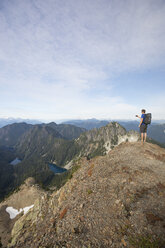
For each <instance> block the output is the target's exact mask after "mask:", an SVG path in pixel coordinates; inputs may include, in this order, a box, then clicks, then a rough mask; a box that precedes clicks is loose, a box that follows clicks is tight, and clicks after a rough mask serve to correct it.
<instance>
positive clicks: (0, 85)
mask: <svg viewBox="0 0 165 248" xmlns="http://www.w3.org/2000/svg"><path fill="white" fill-rule="evenodd" d="M164 13H165V1H163V0H156V1H155V0H134V1H132V0H125V1H124V0H121V1H120V0H46V1H45V0H0V117H11V116H12V117H21V118H33V119H42V120H44V119H45V120H58V119H72V118H93V117H95V118H105V119H111V118H112V119H113V118H120V119H134V116H135V114H136V113H139V111H140V109H141V108H146V109H147V111H149V112H152V113H153V117H154V118H155V119H165V108H164V106H165V14H164Z"/></svg>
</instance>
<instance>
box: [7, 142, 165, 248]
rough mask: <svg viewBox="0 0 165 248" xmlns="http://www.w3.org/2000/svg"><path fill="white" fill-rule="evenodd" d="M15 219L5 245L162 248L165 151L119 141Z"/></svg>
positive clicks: (164, 234) (84, 161) (164, 236)
mask: <svg viewBox="0 0 165 248" xmlns="http://www.w3.org/2000/svg"><path fill="white" fill-rule="evenodd" d="M76 163H77V165H76V166H79V167H80V168H79V169H78V171H77V172H75V173H74V175H73V177H72V178H71V179H70V180H69V181H68V182H67V183H66V184H65V185H64V186H63V187H62V188H61V189H60V190H58V191H56V192H54V193H53V194H52V195H50V194H47V195H45V196H44V198H40V200H38V201H37V202H36V203H35V205H34V208H33V209H31V210H29V212H28V213H27V214H26V215H25V216H22V217H21V218H19V220H18V221H17V222H16V223H15V225H14V228H13V230H12V239H11V243H10V244H9V245H8V247H13V248H20V247H21V248H22V247H24V248H29V247H30V248H39V247H40V248H44V247H52V248H53V247H67V248H69V247H70V248H80V247H81V248H88V247H91V248H97V247H99V248H101V247H104V248H109V247H112V248H120V247H128V248H139V247H154V248H156V247H159V248H164V247H165V150H164V149H162V148H160V147H159V146H157V145H153V144H148V143H146V144H144V145H143V146H142V145H141V144H140V142H136V143H129V142H126V143H122V144H120V145H119V146H117V147H116V148H114V149H113V150H112V151H110V152H109V153H108V154H107V155H106V156H103V157H96V158H94V159H91V160H87V159H85V158H82V159H80V160H79V161H77V162H76Z"/></svg>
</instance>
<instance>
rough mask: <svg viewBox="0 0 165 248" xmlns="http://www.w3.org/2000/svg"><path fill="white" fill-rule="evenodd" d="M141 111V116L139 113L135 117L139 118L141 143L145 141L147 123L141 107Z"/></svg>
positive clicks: (144, 111)
mask: <svg viewBox="0 0 165 248" xmlns="http://www.w3.org/2000/svg"><path fill="white" fill-rule="evenodd" d="M141 113H142V114H141V117H140V116H139V115H136V117H138V118H140V124H139V127H140V133H141V142H142V144H143V142H146V138H147V124H145V117H146V115H145V113H146V110H145V109H142V110H141Z"/></svg>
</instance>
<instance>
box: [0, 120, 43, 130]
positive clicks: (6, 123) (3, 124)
mask: <svg viewBox="0 0 165 248" xmlns="http://www.w3.org/2000/svg"><path fill="white" fill-rule="evenodd" d="M21 122H25V123H27V124H40V123H42V122H41V121H39V120H33V119H22V118H0V128H1V127H4V126H6V125H9V124H13V123H21Z"/></svg>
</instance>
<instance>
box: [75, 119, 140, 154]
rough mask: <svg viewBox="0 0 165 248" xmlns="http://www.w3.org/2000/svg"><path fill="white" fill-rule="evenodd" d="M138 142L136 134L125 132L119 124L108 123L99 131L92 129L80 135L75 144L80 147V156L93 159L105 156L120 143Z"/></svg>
mask: <svg viewBox="0 0 165 248" xmlns="http://www.w3.org/2000/svg"><path fill="white" fill-rule="evenodd" d="M138 140H139V133H138V132H135V131H130V132H127V131H126V129H125V128H124V127H122V126H121V125H120V124H119V123H117V122H110V123H109V124H108V125H106V126H103V127H101V128H99V129H96V128H94V129H92V130H90V131H88V132H84V133H82V134H81V135H80V137H79V138H78V139H77V140H76V142H77V144H78V145H79V146H80V147H81V150H80V155H81V156H82V155H83V156H85V155H87V156H89V157H94V156H96V155H105V154H106V153H108V152H109V151H110V150H111V149H113V148H114V147H115V146H117V145H119V144H120V143H122V142H125V141H129V142H136V141H138Z"/></svg>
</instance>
